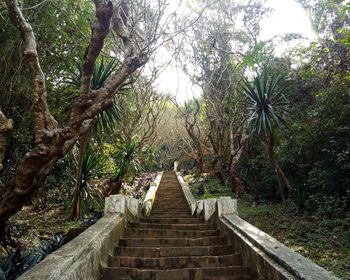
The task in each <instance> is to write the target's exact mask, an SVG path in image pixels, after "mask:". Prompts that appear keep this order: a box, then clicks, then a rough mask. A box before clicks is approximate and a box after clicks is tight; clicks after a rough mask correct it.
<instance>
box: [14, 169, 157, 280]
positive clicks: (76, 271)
mask: <svg viewBox="0 0 350 280" xmlns="http://www.w3.org/2000/svg"><path fill="white" fill-rule="evenodd" d="M162 175H163V172H158V174H157V176H156V178H155V180H154V181H153V182H152V183H151V187H150V189H149V192H153V194H149V195H148V197H154V196H155V192H156V189H155V188H154V186H156V187H158V185H159V182H160V180H161V178H162ZM147 194H148V192H147ZM146 197H147V195H146ZM153 200H154V199H153ZM145 204H146V203H145V202H144V201H140V200H138V199H134V198H130V197H126V196H124V195H112V196H109V197H107V198H106V199H105V215H104V217H102V218H101V219H100V220H98V221H97V222H96V223H95V224H93V225H92V226H90V227H89V228H87V229H86V230H85V231H83V232H82V233H81V234H79V235H78V236H77V237H76V238H74V239H73V240H71V241H69V242H68V243H67V244H65V245H63V246H62V247H61V248H59V249H58V250H57V251H55V252H53V253H51V254H49V255H48V256H47V257H46V258H45V259H44V260H43V261H41V262H40V263H38V264H37V265H36V266H34V267H32V268H31V269H29V270H28V271H27V272H25V273H24V274H23V275H21V276H20V277H19V278H18V279H19V280H32V279H35V280H77V279H84V280H98V279H100V271H101V266H102V267H103V266H105V265H106V263H107V262H108V258H109V255H110V254H111V252H112V251H113V250H114V247H115V244H116V243H118V242H119V239H120V238H121V236H122V234H123V233H124V230H125V225H126V224H127V223H128V222H137V221H138V220H139V218H140V217H141V216H142V212H143V210H142V208H143V205H145ZM148 205H149V204H148ZM152 205H153V201H152V204H151V205H150V207H152Z"/></svg>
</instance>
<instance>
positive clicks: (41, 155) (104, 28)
mask: <svg viewBox="0 0 350 280" xmlns="http://www.w3.org/2000/svg"><path fill="white" fill-rule="evenodd" d="M114 2H116V1H114ZM114 2H113V3H114ZM122 2H123V3H124V5H119V4H115V5H114V4H113V3H112V1H94V3H95V6H96V19H97V20H96V22H95V23H94V24H93V25H92V34H91V39H90V43H89V46H88V48H87V52H86V56H85V59H84V62H83V67H82V79H81V88H80V97H79V98H78V100H77V101H76V102H75V103H74V104H73V105H72V108H71V112H70V115H69V118H68V120H67V122H66V123H64V124H62V125H61V126H59V125H58V124H57V121H56V120H55V119H54V118H53V116H52V115H51V113H50V111H49V106H48V103H47V92H46V85H45V75H44V73H43V71H42V69H41V65H40V60H39V56H38V52H37V47H36V39H35V35H34V32H33V29H32V27H31V25H30V24H29V22H27V20H26V19H25V18H24V16H23V14H22V12H21V10H20V8H19V3H18V1H17V0H5V3H6V5H7V8H8V11H9V15H10V18H11V21H12V23H13V25H14V26H15V27H16V28H17V29H18V30H19V31H20V34H21V38H22V42H23V49H24V56H25V59H26V61H27V64H28V66H29V68H30V72H31V73H32V81H33V95H34V98H33V110H34V118H35V127H34V134H35V145H34V147H33V148H32V150H30V151H29V152H27V154H26V155H25V156H24V158H23V160H22V162H21V163H20V165H19V167H18V169H17V171H16V174H15V175H14V177H13V178H12V179H11V180H10V182H9V183H8V184H7V185H6V188H5V190H4V191H3V193H2V194H1V199H0V229H1V230H4V227H5V223H6V221H7V220H8V219H9V218H10V217H11V216H12V215H13V214H15V213H16V212H17V211H19V210H20V209H21V208H22V206H23V203H24V201H25V199H26V198H27V197H28V196H30V195H31V194H32V193H33V192H34V191H35V190H36V189H38V188H39V187H40V186H42V185H43V183H44V180H45V178H46V177H47V175H48V174H49V173H50V172H51V171H52V169H53V166H54V164H55V163H56V162H57V160H58V159H60V158H62V157H63V156H64V155H66V154H67V153H68V152H69V151H70V150H71V149H72V147H73V146H74V144H75V143H76V142H77V140H78V139H79V138H80V137H81V136H82V135H84V134H85V133H86V132H87V131H88V129H89V128H90V126H91V122H92V120H93V119H94V117H95V116H96V115H97V114H99V113H100V112H102V111H104V110H106V109H107V108H108V107H110V106H111V105H112V103H113V97H114V95H115V94H116V92H117V91H118V89H119V88H120V87H121V85H122V84H123V83H124V82H125V81H126V79H127V78H128V77H129V76H130V75H131V74H132V73H133V72H135V71H136V70H137V69H138V68H140V67H141V66H142V65H144V64H145V63H146V61H147V58H148V56H147V55H146V54H145V53H135V50H134V48H133V46H132V44H131V41H130V38H131V34H130V33H129V30H128V22H127V21H128V12H127V9H125V1H122ZM112 16H113V24H112V27H113V29H114V31H115V33H116V34H117V35H118V36H119V38H120V39H121V40H122V42H123V45H124V48H125V58H124V61H123V63H122V65H121V66H120V68H119V69H118V70H116V71H115V72H114V73H113V74H112V75H111V77H110V78H109V79H108V80H107V81H106V83H105V85H104V86H103V87H102V88H100V89H98V90H91V89H90V81H91V75H92V70H93V67H94V64H95V61H96V59H97V57H98V55H99V54H100V52H101V50H102V47H103V45H104V39H105V37H106V36H107V35H108V33H109V32H110V25H111V21H112ZM0 134H1V133H0Z"/></svg>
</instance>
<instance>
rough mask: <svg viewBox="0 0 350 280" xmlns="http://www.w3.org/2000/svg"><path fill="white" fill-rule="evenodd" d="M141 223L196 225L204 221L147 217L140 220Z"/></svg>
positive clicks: (188, 218)
mask: <svg viewBox="0 0 350 280" xmlns="http://www.w3.org/2000/svg"><path fill="white" fill-rule="evenodd" d="M140 222H141V223H142V222H145V223H156V224H194V223H203V220H202V219H199V218H196V217H186V218H181V217H180V218H179V217H176V218H165V217H154V216H152V217H147V218H140Z"/></svg>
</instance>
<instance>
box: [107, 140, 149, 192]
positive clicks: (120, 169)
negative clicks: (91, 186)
mask: <svg viewBox="0 0 350 280" xmlns="http://www.w3.org/2000/svg"><path fill="white" fill-rule="evenodd" d="M116 150H117V151H116V153H115V155H114V157H113V159H114V162H115V165H116V171H115V175H114V178H113V179H112V180H111V182H110V186H109V190H108V191H107V195H111V194H115V193H118V192H119V190H120V188H121V185H122V181H123V178H124V177H125V176H126V175H127V174H129V175H133V174H136V173H138V172H140V171H141V170H142V167H141V163H144V162H145V161H147V160H149V159H150V158H153V157H154V154H153V153H152V152H150V150H147V149H140V147H139V143H138V142H137V140H135V139H129V140H122V139H119V140H118V141H117V143H116Z"/></svg>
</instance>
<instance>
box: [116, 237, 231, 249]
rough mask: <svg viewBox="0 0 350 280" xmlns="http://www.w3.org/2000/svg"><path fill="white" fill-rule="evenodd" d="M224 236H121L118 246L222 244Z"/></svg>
mask: <svg viewBox="0 0 350 280" xmlns="http://www.w3.org/2000/svg"><path fill="white" fill-rule="evenodd" d="M225 241H226V239H225V237H224V236H209V237H208V236H207V237H200V238H178V237H173V238H122V239H120V241H119V246H124V247H125V246H135V247H136V246H138V247H151V246H154V247H166V246H168V247H184V246H210V245H224V244H225Z"/></svg>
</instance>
